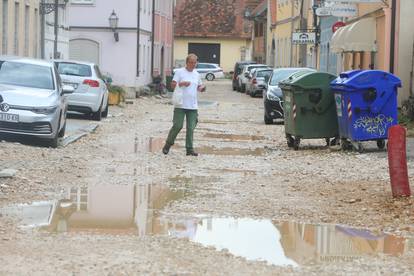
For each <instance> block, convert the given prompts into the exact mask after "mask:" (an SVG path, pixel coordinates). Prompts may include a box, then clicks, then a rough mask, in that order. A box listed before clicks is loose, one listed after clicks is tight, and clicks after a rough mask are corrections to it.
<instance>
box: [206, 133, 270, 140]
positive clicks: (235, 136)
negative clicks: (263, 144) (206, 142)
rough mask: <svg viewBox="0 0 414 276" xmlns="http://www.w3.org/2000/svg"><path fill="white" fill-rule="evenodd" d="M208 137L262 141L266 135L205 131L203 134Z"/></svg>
mask: <svg viewBox="0 0 414 276" xmlns="http://www.w3.org/2000/svg"><path fill="white" fill-rule="evenodd" d="M203 136H204V137H206V138H213V139H221V140H230V141H235V142H237V141H260V140H264V139H265V137H264V136H259V135H244V134H227V133H211V132H208V133H205V134H204V135H203Z"/></svg>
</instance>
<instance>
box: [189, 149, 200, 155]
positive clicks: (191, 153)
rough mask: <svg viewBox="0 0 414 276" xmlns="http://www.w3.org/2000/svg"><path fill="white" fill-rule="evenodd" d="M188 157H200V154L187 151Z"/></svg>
mask: <svg viewBox="0 0 414 276" xmlns="http://www.w3.org/2000/svg"><path fill="white" fill-rule="evenodd" d="M187 156H198V153H197V152H195V151H193V150H191V151H187Z"/></svg>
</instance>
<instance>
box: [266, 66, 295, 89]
mask: <svg viewBox="0 0 414 276" xmlns="http://www.w3.org/2000/svg"><path fill="white" fill-rule="evenodd" d="M297 71H298V70H297V69H292V70H279V71H275V72H274V73H273V75H272V78H271V79H270V85H273V86H274V85H278V84H279V82H280V81H282V80H284V79H287V78H288V77H289V76H290V75H292V74H293V73H295V72H297Z"/></svg>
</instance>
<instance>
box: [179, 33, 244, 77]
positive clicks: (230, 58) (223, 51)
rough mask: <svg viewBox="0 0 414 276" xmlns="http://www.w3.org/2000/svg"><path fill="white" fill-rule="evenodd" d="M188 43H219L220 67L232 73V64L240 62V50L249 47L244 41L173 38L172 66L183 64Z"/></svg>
mask: <svg viewBox="0 0 414 276" xmlns="http://www.w3.org/2000/svg"><path fill="white" fill-rule="evenodd" d="M188 43H220V45H221V46H220V67H221V68H223V70H224V72H230V71H233V70H234V64H235V63H236V62H237V61H240V60H242V48H245V49H248V48H249V47H250V43H248V42H247V41H246V40H245V39H211V38H175V40H174V66H176V67H177V65H179V64H183V62H184V60H185V57H186V56H187V55H188V54H189V53H188ZM245 60H250V56H246V58H245Z"/></svg>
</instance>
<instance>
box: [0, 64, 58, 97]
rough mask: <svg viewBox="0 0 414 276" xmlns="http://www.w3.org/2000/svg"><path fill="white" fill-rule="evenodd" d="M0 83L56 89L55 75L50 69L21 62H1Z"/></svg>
mask: <svg viewBox="0 0 414 276" xmlns="http://www.w3.org/2000/svg"><path fill="white" fill-rule="evenodd" d="M0 83H2V84H9V85H17V86H24V87H33V88H41V89H50V90H53V89H54V83H53V74H52V70H51V69H50V67H46V66H41V65H33V64H26V63H20V62H9V61H3V62H1V61H0Z"/></svg>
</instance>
